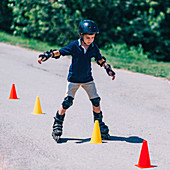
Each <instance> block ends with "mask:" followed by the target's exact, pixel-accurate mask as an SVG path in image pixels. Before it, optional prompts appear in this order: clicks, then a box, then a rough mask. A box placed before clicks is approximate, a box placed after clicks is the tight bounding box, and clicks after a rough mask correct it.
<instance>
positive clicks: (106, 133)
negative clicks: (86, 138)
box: [93, 111, 110, 139]
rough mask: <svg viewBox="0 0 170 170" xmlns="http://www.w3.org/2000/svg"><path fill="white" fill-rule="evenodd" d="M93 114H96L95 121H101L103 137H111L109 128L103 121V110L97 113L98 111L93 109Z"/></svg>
mask: <svg viewBox="0 0 170 170" xmlns="http://www.w3.org/2000/svg"><path fill="white" fill-rule="evenodd" d="M93 115H94V121H95V120H98V121H99V126H100V132H101V137H102V139H110V135H109V128H108V126H107V125H105V123H104V122H103V121H102V118H103V115H102V111H101V112H100V113H96V112H94V111H93Z"/></svg>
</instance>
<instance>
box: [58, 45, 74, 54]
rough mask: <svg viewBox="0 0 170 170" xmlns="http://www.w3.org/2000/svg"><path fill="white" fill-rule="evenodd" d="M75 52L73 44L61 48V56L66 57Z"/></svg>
mask: <svg viewBox="0 0 170 170" xmlns="http://www.w3.org/2000/svg"><path fill="white" fill-rule="evenodd" d="M72 50H73V43H70V44H68V45H67V46H66V47H63V48H61V49H60V50H59V51H60V54H61V55H63V56H65V55H71V54H72Z"/></svg>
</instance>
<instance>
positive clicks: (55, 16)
mask: <svg viewBox="0 0 170 170" xmlns="http://www.w3.org/2000/svg"><path fill="white" fill-rule="evenodd" d="M13 2H15V3H13ZM11 5H12V6H14V8H13V14H14V20H13V21H14V22H13V24H12V27H11V28H12V29H13V30H14V35H25V36H27V37H32V38H36V39H39V40H42V41H47V42H50V43H57V44H58V45H65V44H67V43H68V42H69V41H70V40H73V39H74V38H75V37H76V36H77V25H78V24H79V22H80V14H79V13H78V12H75V13H74V14H71V12H70V10H69V9H68V8H66V6H65V5H64V4H62V3H59V2H55V3H51V2H49V1H48V0H27V1H25V0H15V1H12V3H11Z"/></svg>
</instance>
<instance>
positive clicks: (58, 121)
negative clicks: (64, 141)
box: [52, 83, 79, 141]
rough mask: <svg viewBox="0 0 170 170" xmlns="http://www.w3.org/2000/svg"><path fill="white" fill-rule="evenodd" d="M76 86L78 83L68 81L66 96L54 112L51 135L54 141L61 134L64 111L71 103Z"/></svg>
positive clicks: (77, 86)
mask: <svg viewBox="0 0 170 170" xmlns="http://www.w3.org/2000/svg"><path fill="white" fill-rule="evenodd" d="M78 88H79V85H78V84H77V83H76V84H75V83H73V84H72V83H68V86H67V90H66V97H65V98H64V101H63V102H62V105H61V106H60V108H59V110H58V111H57V113H56V116H55V117H54V124H53V132H52V136H53V138H54V139H55V140H56V141H58V139H59V136H61V135H62V129H63V121H64V117H65V112H66V110H67V109H68V108H69V107H70V106H71V105H72V104H73V100H74V95H75V93H76V91H77V89H78Z"/></svg>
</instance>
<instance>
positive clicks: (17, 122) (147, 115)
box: [0, 43, 170, 170]
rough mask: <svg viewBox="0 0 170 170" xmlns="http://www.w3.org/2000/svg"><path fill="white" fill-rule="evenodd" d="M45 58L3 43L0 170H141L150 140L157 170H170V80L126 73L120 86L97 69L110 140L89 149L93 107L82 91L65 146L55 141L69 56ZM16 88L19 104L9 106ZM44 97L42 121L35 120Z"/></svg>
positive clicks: (71, 111)
mask: <svg viewBox="0 0 170 170" xmlns="http://www.w3.org/2000/svg"><path fill="white" fill-rule="evenodd" d="M39 53H40V52H36V51H32V50H28V49H24V48H20V47H16V46H12V45H7V44H3V43H0V169H2V170H80V169H81V170H98V169H103V170H135V169H139V168H137V167H135V166H134V164H137V163H138V159H139V154H140V150H141V146H142V141H143V140H144V139H145V140H147V141H148V147H149V153H150V159H151V164H152V165H155V166H157V167H155V168H154V169H156V170H168V169H169V166H170V158H169V157H170V82H169V81H167V80H164V79H160V78H155V77H152V76H147V75H143V74H138V73H132V72H129V71H124V70H115V71H116V73H117V77H116V79H115V80H114V81H112V80H111V78H110V77H109V76H107V74H106V72H105V70H104V69H103V68H101V67H99V66H98V65H96V64H93V65H92V67H93V76H94V79H95V82H96V86H97V89H98V93H99V95H100V97H101V98H102V101H101V107H102V111H103V113H104V121H105V123H106V124H107V125H108V126H109V128H110V135H111V140H110V141H103V143H102V144H90V143H89V141H90V138H91V135H92V131H93V126H94V124H93V117H92V107H91V103H90V101H89V99H88V97H87V94H86V93H85V91H83V89H81V88H80V89H79V91H78V92H77V94H76V98H75V100H74V104H73V106H72V107H71V108H70V109H69V110H68V112H67V115H66V118H65V122H64V134H63V136H62V137H63V139H62V142H61V143H60V144H57V143H56V142H55V141H54V140H53V138H52V137H51V131H52V124H53V117H54V115H55V113H56V110H57V109H58V108H59V106H60V104H61V102H62V101H63V98H64V94H65V88H66V83H67V80H66V78H67V72H68V67H69V64H70V58H67V57H62V58H60V59H59V60H55V59H50V60H49V61H47V62H46V63H43V64H42V65H40V64H38V63H37V57H38V54H39ZM12 83H15V85H16V89H17V95H18V97H19V99H18V100H9V99H8V97H9V93H10V89H11V85H12ZM37 96H39V98H40V103H41V107H42V111H43V113H45V114H43V115H33V114H32V112H33V109H34V105H35V100H36V97H37Z"/></svg>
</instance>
